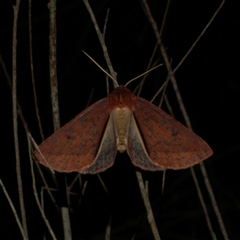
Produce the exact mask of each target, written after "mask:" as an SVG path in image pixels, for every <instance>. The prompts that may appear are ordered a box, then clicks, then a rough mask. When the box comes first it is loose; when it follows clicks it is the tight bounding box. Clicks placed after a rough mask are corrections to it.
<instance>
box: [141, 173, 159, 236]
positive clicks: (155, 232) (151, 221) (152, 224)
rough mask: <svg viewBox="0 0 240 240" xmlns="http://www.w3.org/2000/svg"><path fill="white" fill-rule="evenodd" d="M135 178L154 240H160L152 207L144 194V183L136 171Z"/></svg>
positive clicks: (145, 193)
mask: <svg viewBox="0 0 240 240" xmlns="http://www.w3.org/2000/svg"><path fill="white" fill-rule="evenodd" d="M136 176H137V179H138V184H139V187H140V191H141V194H142V198H143V202H144V205H145V208H146V210H147V219H148V222H149V225H150V227H151V229H152V233H153V236H154V239H155V240H160V235H159V233H158V229H157V225H156V222H155V219H154V216H153V211H152V207H151V204H150V201H149V198H148V194H147V192H146V189H145V186H144V183H143V179H142V174H141V173H140V172H139V171H136Z"/></svg>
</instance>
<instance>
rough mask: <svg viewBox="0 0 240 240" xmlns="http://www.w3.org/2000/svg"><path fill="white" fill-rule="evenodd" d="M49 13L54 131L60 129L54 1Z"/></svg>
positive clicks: (49, 4) (50, 3)
mask: <svg viewBox="0 0 240 240" xmlns="http://www.w3.org/2000/svg"><path fill="white" fill-rule="evenodd" d="M48 8H49V12H50V35H49V47H50V49H49V50H50V54H49V64H50V66H49V69H50V83H51V99H52V113H53V126H54V131H57V130H58V129H59V128H60V117H59V107H58V81H57V27H56V0H50V1H49V3H48Z"/></svg>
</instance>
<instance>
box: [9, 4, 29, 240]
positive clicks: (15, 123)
mask: <svg viewBox="0 0 240 240" xmlns="http://www.w3.org/2000/svg"><path fill="white" fill-rule="evenodd" d="M19 5H20V0H17V1H16V5H15V6H13V14H14V17H13V43H12V76H13V83H12V101H13V132H14V133H13V134H14V146H15V156H16V172H17V183H18V194H19V201H20V209H21V217H22V224H23V231H24V235H25V237H26V239H28V232H27V220H26V212H25V207H24V197H23V187H22V177H21V167H20V155H19V141H18V121H17V20H18V11H19Z"/></svg>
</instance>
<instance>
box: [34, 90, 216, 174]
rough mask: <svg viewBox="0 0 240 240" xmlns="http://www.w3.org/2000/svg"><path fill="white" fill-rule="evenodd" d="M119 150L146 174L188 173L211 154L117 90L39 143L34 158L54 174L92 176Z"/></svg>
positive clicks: (139, 101)
mask: <svg viewBox="0 0 240 240" xmlns="http://www.w3.org/2000/svg"><path fill="white" fill-rule="evenodd" d="M117 151H119V152H120V153H122V152H125V151H127V153H128V155H129V157H130V159H131V161H132V163H133V165H135V166H136V167H139V168H141V169H143V170H149V171H158V170H165V169H174V170H178V169H184V168H188V167H191V166H193V165H195V164H198V163H200V162H201V161H203V160H204V159H206V158H208V157H209V156H211V155H212V154H213V152H212V150H211V148H210V147H209V146H208V144H207V143H206V142H205V141H204V140H203V139H201V138H200V137H199V136H197V135H196V134H195V133H193V132H192V131H190V130H189V129H188V128H186V127H185V126H183V125H182V124H181V123H179V122H178V121H176V120H175V119H174V118H172V117H171V116H169V115H168V114H167V113H165V112H164V111H163V110H161V109H160V108H158V107H157V106H155V105H153V104H152V103H150V102H149V101H147V100H145V99H143V98H141V97H138V96H136V95H134V94H133V93H132V92H131V91H130V90H129V89H128V88H127V87H125V86H119V87H117V88H116V89H115V90H113V91H112V92H111V93H110V94H109V96H108V97H107V98H103V99H101V100H99V101H98V102H96V103H94V104H93V105H91V106H90V107H88V108H87V109H85V110H84V111H83V112H81V113H79V114H78V115H77V116H76V117H75V118H73V119H72V120H71V121H70V122H68V123H67V124H66V125H64V126H63V127H62V128H60V129H59V130H58V131H56V132H55V133H54V134H53V135H51V136H50V137H49V138H47V139H46V140H45V141H44V142H42V144H41V145H40V146H39V148H38V149H36V150H35V151H34V153H33V158H34V159H35V160H37V161H38V162H39V163H41V164H43V165H45V166H47V167H48V166H50V167H51V168H52V169H53V170H55V171H58V172H66V173H69V172H80V173H83V174H87V173H89V174H96V173H99V172H103V171H105V170H106V169H108V168H109V167H111V166H112V165H113V163H114V160H115V158H116V154H117Z"/></svg>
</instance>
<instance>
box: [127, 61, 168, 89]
mask: <svg viewBox="0 0 240 240" xmlns="http://www.w3.org/2000/svg"><path fill="white" fill-rule="evenodd" d="M162 65H163V64H162V63H161V64H159V65H157V66H155V67H153V68H150V69H149V70H147V71H146V72H144V73H142V74H140V75H138V76H137V77H135V78H132V79H131V80H129V81H128V82H127V83H126V84H125V87H126V86H127V85H128V84H129V83H131V82H133V81H134V80H136V79H138V78H140V77H141V76H144V75H146V74H147V73H149V72H151V71H152V70H154V69H155V68H158V67H160V66H162Z"/></svg>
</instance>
